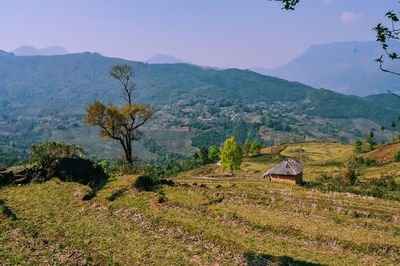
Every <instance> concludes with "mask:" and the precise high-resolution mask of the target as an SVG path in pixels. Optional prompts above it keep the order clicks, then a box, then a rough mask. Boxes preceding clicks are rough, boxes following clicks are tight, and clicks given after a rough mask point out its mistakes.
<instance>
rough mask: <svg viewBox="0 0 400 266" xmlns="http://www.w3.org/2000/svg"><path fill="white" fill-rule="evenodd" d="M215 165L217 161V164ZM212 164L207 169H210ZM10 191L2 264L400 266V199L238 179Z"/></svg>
mask: <svg viewBox="0 0 400 266" xmlns="http://www.w3.org/2000/svg"><path fill="white" fill-rule="evenodd" d="M208 167H212V166H208ZM205 170H207V169H205ZM135 178H136V177H135V176H123V177H116V178H112V179H110V180H109V182H108V183H107V184H106V185H105V186H104V187H103V188H102V189H101V190H100V191H98V193H97V196H96V197H94V198H92V199H91V200H89V201H83V200H82V197H83V196H84V195H85V194H87V193H88V192H89V188H88V187H85V186H82V185H80V184H77V183H63V182H61V181H59V180H57V179H53V180H51V181H49V182H47V183H44V184H31V185H25V186H21V187H4V188H2V189H0V198H1V199H2V200H3V201H4V202H3V206H2V208H3V209H2V212H3V213H2V214H1V216H0V217H1V218H0V219H1V220H0V221H1V222H0V261H1V262H2V263H19V264H25V263H50V264H54V263H68V264H85V263H101V264H104V263H107V264H108V263H110V264H112V263H119V264H134V263H135V264H136V263H140V264H157V265H159V264H164V265H167V264H215V263H218V264H224V265H230V264H249V265H265V264H266V263H269V262H273V263H276V264H282V265H285V264H288V263H294V264H308V263H314V264H336V265H343V264H368V265H371V264H381V265H388V264H398V263H400V215H399V212H400V202H394V201H386V200H381V199H377V198H372V197H361V196H356V195H353V194H343V193H323V192H319V191H312V190H307V189H305V188H303V187H293V186H289V185H284V184H277V183H266V182H265V181H264V180H262V179H261V178H255V177H254V176H252V175H246V174H241V175H240V176H233V177H223V176H219V177H200V176H197V177H193V176H190V175H189V176H188V174H186V176H182V177H179V178H177V179H176V180H175V182H176V183H177V185H175V186H164V187H162V188H159V189H158V190H157V191H154V192H145V191H144V192H139V191H137V190H136V189H135V188H133V187H132V183H133V182H134V180H135Z"/></svg>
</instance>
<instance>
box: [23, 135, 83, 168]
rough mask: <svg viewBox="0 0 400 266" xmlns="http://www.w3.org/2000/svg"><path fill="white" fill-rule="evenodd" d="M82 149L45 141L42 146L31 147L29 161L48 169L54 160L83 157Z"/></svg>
mask: <svg viewBox="0 0 400 266" xmlns="http://www.w3.org/2000/svg"><path fill="white" fill-rule="evenodd" d="M82 152H83V149H82V147H79V146H76V145H75V144H64V143H58V142H55V141H46V142H44V143H43V144H42V145H32V147H31V152H30V160H31V162H32V163H36V164H38V165H39V166H42V167H49V166H50V165H51V163H53V162H54V161H55V160H60V159H62V158H70V157H80V158H81V157H83V156H82Z"/></svg>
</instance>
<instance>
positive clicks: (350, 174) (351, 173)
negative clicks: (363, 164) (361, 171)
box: [344, 167, 357, 185]
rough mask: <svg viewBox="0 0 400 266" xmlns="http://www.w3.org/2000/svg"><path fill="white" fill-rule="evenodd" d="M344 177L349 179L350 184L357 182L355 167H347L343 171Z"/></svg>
mask: <svg viewBox="0 0 400 266" xmlns="http://www.w3.org/2000/svg"><path fill="white" fill-rule="evenodd" d="M344 178H345V179H346V180H347V181H349V183H350V185H354V184H355V183H356V182H357V173H356V169H355V168H353V167H347V168H346V169H345V171H344Z"/></svg>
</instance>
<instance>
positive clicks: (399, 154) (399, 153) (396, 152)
mask: <svg viewBox="0 0 400 266" xmlns="http://www.w3.org/2000/svg"><path fill="white" fill-rule="evenodd" d="M393 157H394V160H395V161H396V162H400V149H393Z"/></svg>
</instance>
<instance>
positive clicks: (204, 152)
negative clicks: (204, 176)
mask: <svg viewBox="0 0 400 266" xmlns="http://www.w3.org/2000/svg"><path fill="white" fill-rule="evenodd" d="M199 156H200V161H201V162H202V163H203V164H206V163H208V162H209V161H208V149H207V146H205V145H203V146H201V147H200V153H199Z"/></svg>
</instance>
